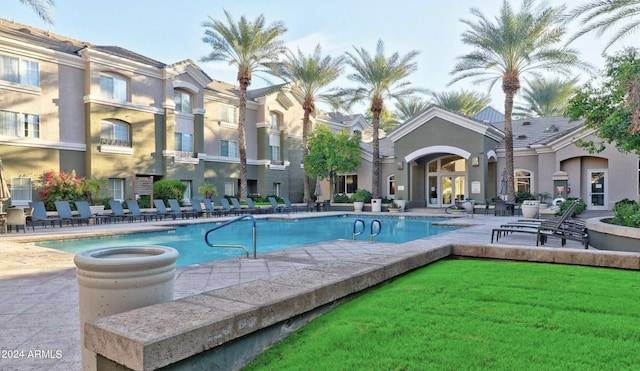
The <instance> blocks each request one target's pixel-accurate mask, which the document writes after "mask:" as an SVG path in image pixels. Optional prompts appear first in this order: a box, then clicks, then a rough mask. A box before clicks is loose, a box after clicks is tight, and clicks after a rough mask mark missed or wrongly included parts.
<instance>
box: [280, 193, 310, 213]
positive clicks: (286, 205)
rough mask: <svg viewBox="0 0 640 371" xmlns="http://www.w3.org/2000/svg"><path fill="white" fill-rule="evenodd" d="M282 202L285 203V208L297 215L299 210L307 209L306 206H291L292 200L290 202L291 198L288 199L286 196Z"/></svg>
mask: <svg viewBox="0 0 640 371" xmlns="http://www.w3.org/2000/svg"><path fill="white" fill-rule="evenodd" d="M282 201H284V206H285V207H286V208H287V209H289V211H293V212H294V213H295V212H298V210H300V209H306V206H302V207H300V206H293V205H292V204H291V200H289V197H286V196H285V197H282Z"/></svg>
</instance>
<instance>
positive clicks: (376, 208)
mask: <svg viewBox="0 0 640 371" xmlns="http://www.w3.org/2000/svg"><path fill="white" fill-rule="evenodd" d="M371 211H372V212H374V213H379V212H381V211H382V199H381V198H372V199H371Z"/></svg>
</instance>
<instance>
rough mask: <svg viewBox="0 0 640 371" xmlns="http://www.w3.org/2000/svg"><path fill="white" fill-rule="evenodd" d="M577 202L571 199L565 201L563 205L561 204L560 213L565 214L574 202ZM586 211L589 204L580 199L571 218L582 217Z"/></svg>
mask: <svg viewBox="0 0 640 371" xmlns="http://www.w3.org/2000/svg"><path fill="white" fill-rule="evenodd" d="M575 200H576V198H569V199H567V200H566V201H564V202H563V203H561V204H560V213H561V214H563V213H564V212H565V211H566V210H567V209H568V208H569V206H570V205H571V204H572V203H573V201H575ZM586 209H587V204H585V203H584V201H583V200H582V199H578V205H577V206H576V208H575V209H573V215H570V216H576V215H580V214H582V213H583V212H584V211H585V210H586Z"/></svg>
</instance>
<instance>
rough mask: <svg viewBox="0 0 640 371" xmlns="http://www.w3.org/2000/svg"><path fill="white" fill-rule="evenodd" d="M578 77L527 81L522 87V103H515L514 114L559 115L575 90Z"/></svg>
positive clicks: (519, 115)
mask: <svg viewBox="0 0 640 371" xmlns="http://www.w3.org/2000/svg"><path fill="white" fill-rule="evenodd" d="M577 83H578V78H573V79H570V80H566V79H560V78H557V77H556V78H554V79H551V80H547V79H544V78H540V79H535V80H533V81H527V86H526V87H524V88H523V89H522V99H523V100H524V104H521V105H516V106H515V107H514V108H513V109H514V115H516V116H518V117H536V116H537V117H547V116H560V115H563V114H564V113H565V111H566V110H567V106H568V104H569V99H570V98H571V96H573V94H574V93H575V92H576V89H577Z"/></svg>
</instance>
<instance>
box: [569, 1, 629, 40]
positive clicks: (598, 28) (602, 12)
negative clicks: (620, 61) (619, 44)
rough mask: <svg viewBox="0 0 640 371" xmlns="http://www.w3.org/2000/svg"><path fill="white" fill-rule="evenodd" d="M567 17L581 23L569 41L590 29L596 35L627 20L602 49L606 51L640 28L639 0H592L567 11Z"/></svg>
mask: <svg viewBox="0 0 640 371" xmlns="http://www.w3.org/2000/svg"><path fill="white" fill-rule="evenodd" d="M568 18H569V19H575V20H577V21H578V22H579V23H580V24H581V25H582V28H581V29H580V30H579V31H578V32H577V33H576V34H575V35H574V36H572V37H571V40H570V41H573V40H575V39H577V38H579V37H581V36H582V35H584V34H587V33H590V32H592V31H595V32H596V35H597V36H602V35H604V34H605V33H606V32H607V31H609V30H611V29H613V28H615V27H616V26H618V25H620V24H621V23H622V22H628V23H627V24H624V25H622V26H621V27H620V28H619V29H618V31H617V32H616V33H615V34H614V35H613V36H612V37H611V39H609V42H608V43H607V45H605V47H604V50H603V52H606V51H607V49H609V47H611V45H613V44H614V43H615V42H616V41H619V40H621V39H623V38H625V37H627V36H629V35H631V34H633V33H634V32H635V31H637V30H638V28H640V0H594V1H591V2H588V3H586V4H583V5H580V6H578V7H576V8H575V9H573V10H572V11H571V12H569V14H568Z"/></svg>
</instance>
